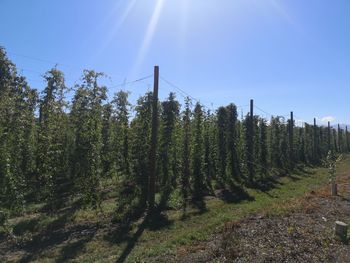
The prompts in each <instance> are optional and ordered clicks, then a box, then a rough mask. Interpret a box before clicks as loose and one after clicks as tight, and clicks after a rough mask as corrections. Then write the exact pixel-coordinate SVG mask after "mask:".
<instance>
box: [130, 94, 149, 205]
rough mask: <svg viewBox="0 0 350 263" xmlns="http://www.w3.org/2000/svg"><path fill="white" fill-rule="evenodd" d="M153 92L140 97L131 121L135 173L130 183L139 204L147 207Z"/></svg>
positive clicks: (132, 155) (132, 156)
mask: <svg viewBox="0 0 350 263" xmlns="http://www.w3.org/2000/svg"><path fill="white" fill-rule="evenodd" d="M152 98H153V95H152V92H148V93H146V95H144V96H142V97H140V98H139V99H138V101H137V106H136V108H135V110H136V115H135V118H134V119H133V120H132V122H131V131H132V133H131V159H132V167H133V175H132V178H131V181H130V184H132V185H135V187H136V189H135V192H136V195H137V196H136V197H137V199H138V204H137V206H138V207H139V208H140V209H144V208H146V203H147V196H148V178H149V154H148V153H149V152H150V143H149V142H150V138H151V137H150V136H151V116H152Z"/></svg>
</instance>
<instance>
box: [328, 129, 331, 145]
mask: <svg viewBox="0 0 350 263" xmlns="http://www.w3.org/2000/svg"><path fill="white" fill-rule="evenodd" d="M330 150H331V123H330V122H328V151H330Z"/></svg>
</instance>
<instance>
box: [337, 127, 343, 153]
mask: <svg viewBox="0 0 350 263" xmlns="http://www.w3.org/2000/svg"><path fill="white" fill-rule="evenodd" d="M341 144H342V139H341V130H340V124H339V123H338V151H339V152H341V150H342V149H341V147H342V145H341Z"/></svg>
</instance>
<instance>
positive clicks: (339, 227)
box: [334, 221, 348, 241]
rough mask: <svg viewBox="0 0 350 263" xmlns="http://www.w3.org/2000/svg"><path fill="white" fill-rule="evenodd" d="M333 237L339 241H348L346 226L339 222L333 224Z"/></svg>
mask: <svg viewBox="0 0 350 263" xmlns="http://www.w3.org/2000/svg"><path fill="white" fill-rule="evenodd" d="M334 236H335V237H336V238H338V239H340V240H341V241H346V240H347V239H348V225H347V224H345V223H344V222H341V221H336V222H335V228H334Z"/></svg>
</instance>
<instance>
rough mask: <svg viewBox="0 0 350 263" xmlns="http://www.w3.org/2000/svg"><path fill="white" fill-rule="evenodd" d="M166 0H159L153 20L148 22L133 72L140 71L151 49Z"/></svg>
mask: <svg viewBox="0 0 350 263" xmlns="http://www.w3.org/2000/svg"><path fill="white" fill-rule="evenodd" d="M164 1H165V0H157V3H156V5H155V8H154V11H153V14H152V17H151V20H150V21H149V23H148V26H147V30H146V33H145V36H144V38H143V42H142V45H141V47H140V50H139V52H138V55H137V58H136V62H135V66H134V69H133V71H132V73H133V74H135V73H137V72H138V70H139V68H140V66H141V65H142V63H143V61H144V59H145V56H146V54H147V52H148V50H149V46H150V44H151V42H152V39H153V37H154V33H155V30H156V28H157V25H158V21H159V17H160V15H161V11H162V9H163V6H164Z"/></svg>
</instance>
